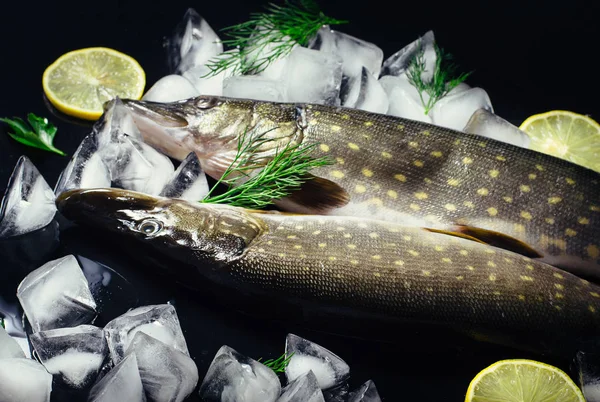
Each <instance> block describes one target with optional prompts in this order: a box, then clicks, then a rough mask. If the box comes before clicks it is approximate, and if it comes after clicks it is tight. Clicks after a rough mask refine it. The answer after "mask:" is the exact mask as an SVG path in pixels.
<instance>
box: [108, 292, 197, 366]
mask: <svg viewBox="0 0 600 402" xmlns="http://www.w3.org/2000/svg"><path fill="white" fill-rule="evenodd" d="M104 331H105V333H106V338H107V340H108V349H109V351H110V355H111V358H112V360H113V362H114V363H118V362H120V361H121V360H122V359H123V357H124V356H125V352H126V350H127V347H128V346H129V344H130V343H131V341H132V339H133V337H134V336H135V334H136V333H138V332H144V333H145V334H147V335H150V336H152V337H154V338H156V339H158V340H159V341H161V342H164V343H165V344H167V345H168V346H171V347H173V348H175V349H176V350H178V351H180V352H182V353H184V354H186V355H188V356H189V352H188V348H187V344H186V342H185V338H184V337H183V332H182V331H181V326H180V325H179V318H177V312H176V311H175V307H173V306H172V305H170V304H158V305H151V306H142V307H138V308H135V309H133V310H130V311H128V312H126V313H125V314H123V315H121V316H119V317H117V318H115V319H114V320H112V321H111V322H109V323H108V324H106V325H105V326H104Z"/></svg>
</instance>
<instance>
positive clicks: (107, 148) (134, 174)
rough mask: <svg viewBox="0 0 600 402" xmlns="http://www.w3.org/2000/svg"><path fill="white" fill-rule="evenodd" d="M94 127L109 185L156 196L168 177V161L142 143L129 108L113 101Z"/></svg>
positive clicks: (170, 175) (170, 165)
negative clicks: (110, 181) (108, 177)
mask: <svg viewBox="0 0 600 402" xmlns="http://www.w3.org/2000/svg"><path fill="white" fill-rule="evenodd" d="M105 115H106V117H105V118H104V120H103V121H102V122H101V123H99V124H98V125H97V126H95V127H94V130H95V132H96V133H97V137H98V153H99V155H100V157H101V158H102V161H103V162H104V163H105V164H106V166H108V169H109V170H110V175H111V179H112V186H113V187H119V188H124V189H126V190H133V191H139V192H142V193H146V194H151V195H157V194H158V193H160V191H161V190H162V189H163V187H164V186H165V184H166V183H167V182H168V181H169V180H170V179H171V177H172V175H173V172H174V171H175V168H174V166H173V162H171V160H170V159H169V158H168V157H167V156H165V155H163V154H161V153H160V152H158V151H157V150H155V149H154V148H152V147H151V146H150V145H147V144H146V143H144V142H142V139H141V134H140V132H139V130H138V129H137V127H136V126H135V124H134V123H133V118H132V116H131V113H130V112H129V110H128V109H127V108H126V107H125V106H123V104H122V102H120V101H119V102H116V103H114V104H113V106H111V107H109V109H108V110H107V112H106V113H105Z"/></svg>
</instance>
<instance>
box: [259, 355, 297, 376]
mask: <svg viewBox="0 0 600 402" xmlns="http://www.w3.org/2000/svg"><path fill="white" fill-rule="evenodd" d="M293 355H294V354H293V353H292V354H291V355H289V356H287V355H286V354H285V353H284V354H283V355H281V356H279V357H278V358H277V359H269V360H265V361H264V362H261V359H262V357H261V358H260V359H258V361H259V362H261V363H262V364H264V365H265V366H267V367H269V368H270V369H271V370H273V371H274V372H276V373H284V372H285V368H286V367H287V366H288V364H290V359H291V358H292V356H293Z"/></svg>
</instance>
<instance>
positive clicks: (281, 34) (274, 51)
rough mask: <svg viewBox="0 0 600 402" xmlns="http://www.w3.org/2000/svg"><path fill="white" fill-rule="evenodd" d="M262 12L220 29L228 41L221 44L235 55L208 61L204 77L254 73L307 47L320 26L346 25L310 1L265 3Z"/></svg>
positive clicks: (312, 0) (229, 54)
mask: <svg viewBox="0 0 600 402" xmlns="http://www.w3.org/2000/svg"><path fill="white" fill-rule="evenodd" d="M265 9H266V11H265V12H261V13H252V14H250V19H249V20H248V21H246V22H243V23H241V24H238V25H233V26H230V27H227V28H224V29H222V32H224V33H225V35H227V36H229V38H230V39H225V40H223V41H222V42H223V44H224V45H225V46H228V47H230V48H232V49H239V52H224V53H222V54H220V55H218V56H216V57H215V58H213V59H211V60H209V62H208V63H207V64H206V66H207V67H208V68H209V69H210V72H208V73H207V74H206V75H204V77H208V76H213V75H217V74H219V73H221V72H223V71H225V70H228V69H230V68H231V73H232V75H243V74H258V73H260V72H261V71H263V70H264V69H265V68H267V66H268V65H270V64H271V63H273V62H274V61H275V60H277V59H279V58H282V57H285V56H287V55H288V54H289V53H290V52H291V51H292V49H293V47H294V46H295V45H300V46H305V45H307V44H308V41H309V40H310V39H311V38H312V37H314V36H315V35H316V34H317V32H318V31H319V29H320V28H321V27H322V26H323V25H339V24H345V23H347V22H348V21H344V20H338V19H335V18H330V17H327V16H326V15H325V14H323V12H322V11H321V10H320V9H319V6H318V5H317V3H316V2H315V1H314V0H285V4H284V5H282V6H280V5H276V4H273V3H269V4H268V5H267V6H266V7H265ZM267 47H268V49H267ZM265 50H268V51H265ZM259 56H260V57H259Z"/></svg>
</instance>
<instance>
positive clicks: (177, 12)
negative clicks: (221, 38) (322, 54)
mask: <svg viewBox="0 0 600 402" xmlns="http://www.w3.org/2000/svg"><path fill="white" fill-rule="evenodd" d="M6 3H7V2H3V4H2V5H0V15H1V16H2V18H1V19H0V41H1V42H0V43H1V47H0V49H2V56H1V57H0V72H1V74H0V89H1V91H2V92H1V93H0V117H10V116H21V117H25V116H26V114H27V113H29V112H34V113H36V114H37V115H40V116H46V117H48V118H49V119H50V120H51V121H52V122H53V123H54V124H55V125H57V127H58V134H57V137H56V141H55V145H56V146H57V147H58V148H59V149H62V150H64V151H65V152H67V153H68V154H69V155H72V154H73V152H74V151H75V149H76V148H77V146H78V145H79V142H80V141H81V139H82V138H83V137H84V136H85V135H86V134H87V133H89V131H90V129H91V125H90V124H88V123H85V122H73V121H68V120H65V119H64V117H63V116H57V115H54V114H52V112H51V111H50V110H49V109H48V107H47V106H46V103H45V101H44V97H43V91H42V85H41V79H42V73H43V71H44V69H45V68H46V67H47V66H48V65H49V64H51V63H52V62H53V61H54V60H55V59H56V58H58V57H59V56H61V55H62V54H64V53H66V52H68V51H70V50H75V49H79V48H85V47H93V46H105V47H110V48H114V49H116V50H119V51H122V52H124V53H127V54H129V55H131V56H132V57H134V58H135V59H137V60H138V61H139V62H140V64H141V65H142V67H143V68H144V70H145V71H146V76H147V86H146V88H149V87H150V86H151V85H152V84H153V83H154V82H156V81H157V80H158V79H159V78H160V77H162V76H164V75H166V74H167V73H168V71H167V66H166V58H165V53H164V51H163V48H162V41H163V38H164V37H165V36H166V35H169V34H170V33H171V32H172V30H173V28H174V27H175V25H176V24H177V23H178V22H179V20H180V19H181V17H182V16H183V13H184V12H185V10H186V9H187V8H188V7H194V8H195V9H196V10H197V11H198V12H199V13H200V14H201V15H202V16H203V17H204V18H205V19H207V21H208V22H209V23H210V24H211V26H212V27H213V28H214V29H216V30H217V29H221V28H224V27H226V26H229V25H232V24H236V23H239V22H242V21H244V20H245V19H246V18H247V17H248V15H249V13H251V12H255V11H260V10H261V7H262V6H263V5H264V4H265V3H264V2H261V1H256V0H252V1H249V0H246V1H242V0H228V1H221V2H214V1H213V2H190V1H181V0H170V1H162V2H155V3H153V4H150V2H141V1H140V2H134V1H115V0H104V1H102V2H72V3H71V2H44V3H38V4H35V3H34V2H27V1H14V0H12V1H10V2H9V4H6ZM320 4H321V7H322V9H323V10H324V12H325V13H326V14H327V15H330V16H334V17H336V18H340V19H347V20H349V21H350V23H349V24H347V25H345V26H340V27H338V29H339V30H341V31H343V32H346V33H348V34H351V35H354V36H357V37H359V38H362V39H365V40H368V41H371V42H373V43H375V44H377V45H378V46H380V47H381V48H382V49H383V51H384V53H385V57H388V56H390V55H391V54H392V53H394V52H395V51H397V50H399V49H400V48H402V47H403V46H404V45H406V44H408V43H409V42H411V41H413V40H414V39H416V38H417V37H418V36H420V35H423V34H424V33H425V32H426V31H428V30H433V31H434V33H435V35H436V39H437V41H438V43H439V44H440V45H441V46H442V47H443V48H444V49H445V50H447V51H448V52H450V53H452V54H453V55H454V56H455V59H456V62H458V63H459V65H460V66H461V68H462V69H463V70H464V71H473V72H474V73H473V75H472V76H471V77H470V78H469V80H468V83H469V84H470V85H471V86H479V87H482V88H484V89H485V90H486V91H487V92H488V94H489V96H490V98H491V100H492V104H493V106H494V109H495V112H496V113H497V114H498V115H500V116H502V117H504V118H506V119H507V120H509V121H511V122H512V123H514V124H516V125H519V124H520V123H521V122H522V121H523V120H524V119H525V118H527V117H528V116H530V115H532V114H535V113H541V112H545V111H549V110H555V109H563V110H571V111H574V112H578V113H582V114H589V115H591V116H592V117H594V118H596V119H598V118H599V117H600V110H599V102H598V101H597V99H596V97H597V96H598V94H599V93H600V81H599V80H598V79H597V71H598V69H597V63H596V62H595V61H594V57H595V52H596V51H597V45H596V43H597V41H598V39H600V35H599V30H598V28H597V23H596V18H597V11H598V6H597V5H594V2H592V1H585V0H572V1H562V2H560V3H557V5H552V6H551V5H550V4H549V3H542V2H533V1H530V2H527V1H522V0H521V1H516V0H505V1H502V2H479V1H472V0H471V1H467V2H465V1H459V2H448V1H444V2H442V1H434V2H414V3H410V4H407V2H389V1H388V2H386V1H378V0H375V1H369V2H355V3H350V2H347V1H346V2H342V1H337V0H336V1H322V2H321V3H320ZM593 8H596V11H594V9H593ZM21 155H26V156H28V157H29V158H30V159H31V160H32V161H33V163H34V164H35V165H36V167H37V168H38V169H39V170H40V171H41V173H42V174H43V176H44V177H45V178H46V180H47V181H48V183H49V184H50V186H51V187H53V186H54V184H55V183H56V180H57V178H58V175H59V173H60V171H61V170H62V169H63V168H64V166H65V164H66V162H67V158H64V157H60V156H58V155H53V154H50V153H45V152H41V151H37V150H35V149H33V148H27V147H24V146H22V145H21V144H18V143H16V142H14V141H13V140H12V139H10V138H9V137H8V135H6V126H4V125H2V126H0V187H2V189H0V190H2V191H3V190H4V187H5V186H6V183H7V181H8V178H9V176H10V174H11V171H12V169H13V168H14V165H15V163H16V162H17V159H18V158H19V157H20V156H21ZM74 230H77V228H75V229H74ZM74 233H75V234H74ZM102 238H103V236H102V235H100V234H95V233H93V232H92V233H90V232H89V231H83V232H82V233H81V235H79V234H77V232H70V233H69V234H67V235H63V234H61V245H60V247H59V249H57V250H56V252H55V254H54V256H62V255H65V254H66V253H75V254H78V255H83V256H86V257H88V258H92V259H96V260H99V261H101V262H103V263H105V264H107V265H109V266H110V267H111V268H113V269H115V270H116V271H117V272H119V273H121V274H123V276H125V277H126V278H127V279H128V280H129V281H130V283H131V284H132V286H133V287H135V288H136V289H137V292H138V294H139V300H138V303H139V304H158V303H166V302H172V303H174V304H175V306H176V307H177V311H178V314H179V317H180V320H181V323H182V327H183V329H184V333H185V336H186V339H187V342H188V345H189V349H190V352H191V355H192V357H193V358H194V360H195V361H196V364H197V365H198V369H199V373H200V376H201V378H202V377H203V376H204V374H205V373H206V370H207V368H208V365H209V364H210V361H211V360H212V357H213V355H214V353H215V352H216V351H217V350H218V348H219V347H220V346H221V345H223V344H227V345H229V346H231V347H233V348H235V349H237V350H238V351H240V352H241V353H244V354H246V355H249V356H252V357H254V358H258V357H263V358H274V357H277V356H279V355H280V354H281V353H282V351H283V347H284V341H285V335H286V334H287V333H288V332H295V333H297V334H298V335H301V336H304V337H307V338H309V339H311V340H313V341H315V342H318V343H320V344H322V345H323V346H326V347H328V348H330V349H331V350H332V351H334V352H335V353H337V354H338V355H340V356H341V357H342V358H344V359H345V360H346V361H347V362H348V364H349V365H350V367H351V374H352V377H351V383H352V386H353V387H355V386H358V385H359V384H361V383H362V382H364V381H366V380H368V379H373V380H374V381H375V383H376V385H377V387H378V389H379V391H380V394H381V395H382V397H383V400H385V401H401V400H420V401H442V400H443V401H460V400H463V399H464V395H465V392H466V389H467V386H468V384H469V382H470V380H471V379H472V378H473V376H474V375H475V374H476V373H477V372H479V371H480V370H481V369H483V368H484V367H486V366H488V365H489V364H491V363H493V362H495V361H497V360H500V359H505V358H536V359H539V360H544V361H546V362H548V363H551V364H552V363H554V364H557V365H559V366H560V367H562V368H563V369H565V370H567V369H568V365H569V361H564V360H556V359H553V358H550V357H543V356H536V355H532V354H529V353H525V352H522V351H518V350H514V349H510V348H505V347H499V346H493V345H488V344H483V343H468V345H469V346H468V347H465V346H464V345H457V344H454V343H452V341H450V340H448V339H450V338H445V337H443V336H441V335H440V336H436V334H429V335H430V338H429V339H431V342H434V343H435V345H434V344H431V345H430V346H432V347H431V348H429V347H428V345H427V343H426V342H425V344H420V345H414V344H410V343H409V342H408V341H407V340H405V339H404V338H402V337H398V339H397V342H395V343H379V342H374V341H371V340H361V339H354V338H347V337H343V336H339V335H334V334H328V333H323V332H320V331H317V330H314V329H310V330H309V329H305V328H304V327H303V326H302V325H301V324H302V323H301V320H300V319H298V320H297V322H293V321H292V322H285V323H282V322H279V321H271V320H269V318H268V316H267V317H262V318H249V317H248V316H246V315H242V314H239V313H237V312H235V311H233V310H234V309H233V308H232V307H230V306H227V307H225V306H223V305H222V304H221V303H220V302H217V301H216V300H212V299H210V298H206V297H201V296H199V294H198V292H193V291H189V290H187V289H185V288H183V287H181V286H179V285H177V284H175V283H173V282H171V281H168V280H165V278H164V277H161V276H156V275H154V274H153V273H152V271H150V270H148V271H147V270H146V269H145V265H143V264H142V263H140V262H139V261H137V260H136V258H135V256H131V255H130V254H127V255H126V254H124V253H123V250H122V249H119V248H118V247H116V246H114V245H113V246H110V243H107V245H104V244H103V243H102ZM0 257H2V256H1V255H0ZM15 264H17V265H18V263H7V262H6V261H5V262H4V264H3V265H2V268H1V270H2V271H4V272H5V273H6V272H9V271H10V270H13V269H19V268H22V267H16V266H14V265H15ZM17 283H18V282H16V283H14V284H6V283H5V284H4V285H3V286H2V287H1V288H0V292H3V293H0V296H2V297H4V298H5V299H14V292H15V291H16V284H17ZM117 300H118V297H117ZM124 303H125V302H124ZM121 307H122V308H125V307H126V306H121ZM406 339H410V337H407V338H406ZM411 342H412V341H411ZM433 346H435V348H434V347H433ZM193 398H194V399H193V400H196V399H195V398H197V397H196V396H195V395H194V397H193Z"/></svg>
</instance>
